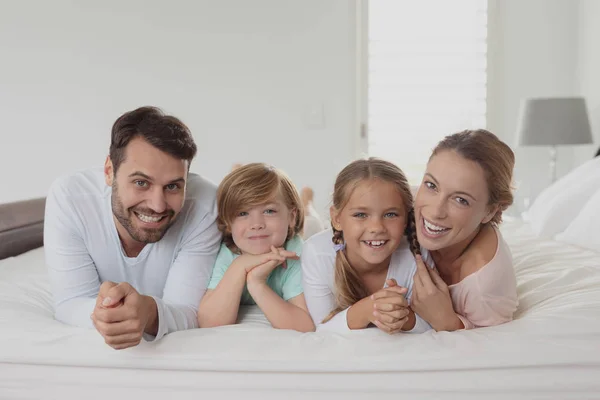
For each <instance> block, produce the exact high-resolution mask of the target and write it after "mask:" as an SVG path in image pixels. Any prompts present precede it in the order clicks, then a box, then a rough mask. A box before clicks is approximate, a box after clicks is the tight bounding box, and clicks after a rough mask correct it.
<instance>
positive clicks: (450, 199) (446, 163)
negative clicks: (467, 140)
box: [415, 150, 497, 251]
mask: <svg viewBox="0 0 600 400" xmlns="http://www.w3.org/2000/svg"><path fill="white" fill-rule="evenodd" d="M488 202H489V195H488V186H487V182H486V179H485V173H484V171H483V169H482V168H481V166H480V165H479V164H478V163H476V162H474V161H471V160H467V159H465V158H464V157H462V156H461V155H459V154H458V153H456V152H455V151H453V150H445V151H442V152H440V153H438V154H436V155H435V156H434V157H432V158H431V160H430V161H429V164H427V171H426V172H425V176H424V177H423V181H422V183H421V186H420V187H419V191H418V192H417V196H416V198H415V220H416V225H417V238H418V239H419V243H420V244H421V245H422V246H423V247H424V248H426V249H428V250H431V251H435V250H440V249H446V248H450V247H451V246H454V245H461V244H463V243H464V242H465V241H468V240H469V239H470V237H471V235H472V234H473V233H475V231H476V230H477V228H478V227H479V226H480V225H481V224H482V223H487V222H489V221H490V220H491V219H492V217H493V216H494V215H495V213H496V211H497V207H490V206H489V205H488Z"/></svg>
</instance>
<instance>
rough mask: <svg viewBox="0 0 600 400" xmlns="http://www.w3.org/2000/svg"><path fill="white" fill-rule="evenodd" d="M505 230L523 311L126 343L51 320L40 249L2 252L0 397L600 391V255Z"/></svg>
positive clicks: (207, 332)
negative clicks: (465, 326)
mask: <svg viewBox="0 0 600 400" xmlns="http://www.w3.org/2000/svg"><path fill="white" fill-rule="evenodd" d="M502 231H503V233H504V235H505V238H506V240H507V242H508V243H509V245H510V246H511V249H512V251H513V256H514V259H515V264H516V265H515V268H516V274H517V280H518V291H519V301H520V305H519V309H518V313H517V315H516V320H515V321H513V322H511V323H508V324H504V325H501V326H497V327H491V328H481V329H476V330H472V331H459V332H452V333H450V332H439V333H436V332H433V331H431V332H428V333H425V334H421V335H411V334H398V335H395V336H388V335H386V334H384V333H382V332H380V331H379V330H377V329H368V330H363V331H356V332H352V333H350V334H346V335H341V334H332V333H327V332H323V333H308V334H301V333H297V332H292V331H280V330H274V329H272V328H271V327H270V326H269V324H268V322H267V321H266V320H265V318H264V317H263V316H262V314H261V313H260V311H259V310H257V309H256V308H248V309H245V310H244V312H245V314H244V315H243V317H242V318H241V322H242V323H241V324H239V325H235V326H227V327H221V328H214V329H195V330H190V331H184V332H177V333H174V334H171V335H168V336H167V337H165V338H163V339H162V340H161V341H159V342H158V343H145V342H144V343H142V344H141V345H140V346H138V347H136V348H132V349H128V350H125V351H115V350H112V349H111V348H110V347H108V346H107V345H105V344H104V342H103V339H102V337H101V336H100V335H99V334H98V333H97V332H96V331H94V330H87V329H81V328H74V327H69V326H65V325H63V324H61V323H59V322H56V321H55V320H54V319H53V311H52V303H51V294H50V292H49V285H48V279H47V275H46V270H45V266H44V260H43V249H36V250H33V251H31V252H29V253H26V254H23V255H21V256H18V257H14V258H11V259H7V260H3V261H0V397H1V398H41V397H44V398H55V397H59V396H60V397H61V398H62V399H64V398H80V397H82V396H85V397H86V398H88V399H89V398H105V397H106V395H114V394H115V391H116V390H118V394H123V395H135V396H136V398H137V397H141V396H142V395H144V396H146V398H163V397H164V396H166V395H167V394H168V395H172V396H178V398H179V399H182V398H194V399H198V398H199V396H205V395H211V394H213V395H218V396H223V395H232V396H233V395H241V396H244V397H245V398H261V399H269V398H276V397H277V398H281V397H285V398H286V400H288V399H295V398H306V397H309V396H310V397H311V398H312V399H316V398H328V399H335V398H344V399H350V398H364V397H365V395H367V394H368V395H367V397H368V398H370V397H372V395H374V394H375V393H378V394H384V395H386V396H390V395H391V396H394V397H396V396H400V397H402V396H411V397H413V396H417V395H418V398H458V397H460V398H463V399H464V398H478V399H480V398H506V397H510V398H517V397H519V396H520V397H519V398H528V399H530V398H553V399H554V398H555V399H566V398H576V399H582V398H600V379H598V378H600V254H598V253H594V252H592V251H586V250H581V249H577V248H575V247H572V246H566V245H560V244H558V243H556V242H550V241H540V240H537V239H535V238H534V237H533V235H532V234H531V231H530V229H529V227H528V226H527V225H524V224H522V223H521V222H518V221H512V222H510V221H509V222H506V223H505V224H504V226H503V227H502Z"/></svg>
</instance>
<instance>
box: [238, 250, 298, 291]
mask: <svg viewBox="0 0 600 400" xmlns="http://www.w3.org/2000/svg"><path fill="white" fill-rule="evenodd" d="M254 257H264V258H261V260H262V259H264V260H265V261H264V262H263V263H260V264H258V265H255V266H254V267H252V268H251V269H250V270H249V271H248V275H247V276H246V282H247V283H248V284H256V283H261V282H263V283H264V282H266V281H267V278H268V277H269V274H270V273H271V272H272V271H273V270H274V269H275V268H276V267H277V266H279V265H282V267H283V268H286V263H285V261H286V260H288V259H290V260H298V259H299V257H298V255H297V254H296V253H294V252H293V251H288V250H286V249H284V248H282V247H280V248H276V247H275V246H271V252H270V253H265V254H262V255H260V256H254Z"/></svg>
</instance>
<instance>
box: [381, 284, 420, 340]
mask: <svg viewBox="0 0 600 400" xmlns="http://www.w3.org/2000/svg"><path fill="white" fill-rule="evenodd" d="M386 284H387V287H386V288H383V289H381V290H379V291H377V292H375V293H373V294H372V295H371V299H372V301H373V318H372V321H371V322H372V323H373V324H374V325H375V326H377V327H378V328H379V329H381V330H382V331H384V332H386V333H389V334H394V333H398V332H400V331H401V330H402V328H403V327H404V324H406V322H407V321H408V319H409V316H410V313H411V310H410V308H409V306H408V301H407V300H406V297H405V296H406V293H407V291H408V290H407V289H406V288H404V287H401V286H398V283H397V282H396V280H395V279H389V280H387V281H386Z"/></svg>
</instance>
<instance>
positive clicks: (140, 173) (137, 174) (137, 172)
mask: <svg viewBox="0 0 600 400" xmlns="http://www.w3.org/2000/svg"><path fill="white" fill-rule="evenodd" d="M134 176H141V177H142V178H144V179H148V180H149V181H151V180H152V178H151V177H149V176H148V175H146V174H145V173H143V172H141V171H135V172H132V173H131V174H129V178H131V177H134Z"/></svg>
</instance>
